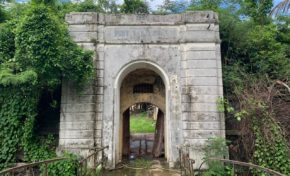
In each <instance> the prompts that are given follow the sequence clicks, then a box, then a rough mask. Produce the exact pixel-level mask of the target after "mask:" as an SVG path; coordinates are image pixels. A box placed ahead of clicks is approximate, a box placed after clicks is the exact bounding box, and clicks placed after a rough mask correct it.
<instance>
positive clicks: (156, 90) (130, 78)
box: [113, 61, 170, 164]
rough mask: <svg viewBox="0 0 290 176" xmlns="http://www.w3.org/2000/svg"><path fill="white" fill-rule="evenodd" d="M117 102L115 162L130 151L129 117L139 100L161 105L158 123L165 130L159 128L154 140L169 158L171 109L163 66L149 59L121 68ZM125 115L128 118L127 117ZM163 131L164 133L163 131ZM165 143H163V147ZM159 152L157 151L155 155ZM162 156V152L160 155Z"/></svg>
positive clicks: (116, 87)
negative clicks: (149, 61)
mask: <svg viewBox="0 0 290 176" xmlns="http://www.w3.org/2000/svg"><path fill="white" fill-rule="evenodd" d="M115 90H116V94H115V95H116V99H115V100H116V102H115V108H116V111H115V118H114V119H115V120H114V124H115V125H114V131H115V132H114V134H115V135H114V138H113V140H114V144H115V145H114V147H115V148H114V153H113V154H115V164H117V163H118V162H120V161H122V157H123V155H126V154H128V153H129V152H130V148H129V147H128V146H130V144H129V143H128V141H130V132H128V131H127V132H126V129H127V130H128V126H129V123H128V118H129V117H130V111H129V108H130V107H131V106H132V105H134V104H136V103H142V102H143V103H144V102H146V103H150V104H153V105H156V106H157V107H158V108H159V109H160V113H159V117H160V118H159V119H160V120H159V121H160V122H159V124H162V125H161V127H162V128H163V131H162V133H159V131H160V130H159V131H157V130H156V132H155V135H154V139H156V138H158V136H159V138H160V139H158V141H157V140H156V141H157V142H159V144H158V143H154V146H158V145H159V147H154V148H159V149H160V148H161V150H159V151H157V152H156V151H155V153H158V152H160V151H162V150H163V154H164V156H165V157H166V159H167V160H170V158H169V157H170V154H169V152H170V145H168V143H167V141H168V139H169V138H170V133H169V130H168V126H169V125H168V123H169V118H170V117H169V113H168V109H169V107H168V104H167V103H166V102H167V101H168V100H167V99H168V95H167V94H168V93H167V92H168V90H169V81H168V78H167V76H166V74H165V73H164V71H162V69H161V68H159V67H158V66H157V65H155V64H152V63H148V62H146V61H143V62H137V63H131V64H129V66H127V68H124V69H123V70H121V71H120V73H119V75H118V76H117V82H116V84H115ZM124 119H125V120H124ZM160 134H161V135H160ZM160 146H162V147H160ZM156 156H158V154H157V155H156ZM159 156H160V155H159Z"/></svg>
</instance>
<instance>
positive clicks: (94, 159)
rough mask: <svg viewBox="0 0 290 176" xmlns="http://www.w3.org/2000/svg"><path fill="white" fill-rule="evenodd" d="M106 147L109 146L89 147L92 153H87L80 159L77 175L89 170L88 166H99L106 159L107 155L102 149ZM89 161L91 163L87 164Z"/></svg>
mask: <svg viewBox="0 0 290 176" xmlns="http://www.w3.org/2000/svg"><path fill="white" fill-rule="evenodd" d="M107 148H109V146H106V147H101V148H98V147H95V148H91V150H93V153H91V154H90V155H88V156H87V157H86V158H84V159H82V160H80V162H79V167H78V172H77V175H79V176H83V175H86V174H87V173H88V171H89V168H94V169H96V168H98V167H99V166H103V165H104V164H105V163H106V161H107V157H106V156H105V154H104V150H105V149H107ZM100 152H101V155H100ZM89 163H90V164H91V163H92V164H93V165H92V166H89V165H88V164H89Z"/></svg>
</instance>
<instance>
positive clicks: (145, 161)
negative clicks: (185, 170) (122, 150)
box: [102, 157, 180, 176]
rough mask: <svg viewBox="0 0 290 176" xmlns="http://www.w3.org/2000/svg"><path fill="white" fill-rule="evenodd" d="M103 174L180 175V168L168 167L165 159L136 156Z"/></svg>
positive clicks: (122, 175) (105, 175)
mask: <svg viewBox="0 0 290 176" xmlns="http://www.w3.org/2000/svg"><path fill="white" fill-rule="evenodd" d="M102 175H103V176H180V170H178V169H170V168H169V167H168V165H167V163H166V161H165V159H152V158H146V157H142V158H137V159H135V160H130V161H125V162H123V163H121V164H119V165H118V167H117V169H115V170H111V171H105V172H104V173H103V174H102Z"/></svg>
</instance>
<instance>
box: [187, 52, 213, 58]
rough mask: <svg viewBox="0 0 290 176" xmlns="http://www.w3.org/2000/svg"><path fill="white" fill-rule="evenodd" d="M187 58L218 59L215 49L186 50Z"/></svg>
mask: <svg viewBox="0 0 290 176" xmlns="http://www.w3.org/2000/svg"><path fill="white" fill-rule="evenodd" d="M183 54H185V59H186V60H216V53H215V51H186V52H184V53H183Z"/></svg>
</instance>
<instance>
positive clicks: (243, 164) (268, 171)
mask: <svg viewBox="0 0 290 176" xmlns="http://www.w3.org/2000/svg"><path fill="white" fill-rule="evenodd" d="M207 161H219V162H222V163H224V164H229V165H230V166H231V169H233V171H234V173H235V175H246V176H248V175H251V171H252V170H253V169H256V170H258V171H260V172H263V173H265V174H267V175H274V176H285V175H284V174H281V173H279V172H277V171H274V170H271V169H268V168H265V167H262V166H258V165H256V164H252V163H246V162H241V161H235V160H229V159H221V158H208V159H207V160H206V161H203V162H202V163H201V165H200V167H199V169H198V175H201V173H202V172H201V167H202V165H203V164H205V163H206V162H207ZM239 167H240V168H239ZM241 167H244V168H247V169H241Z"/></svg>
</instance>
